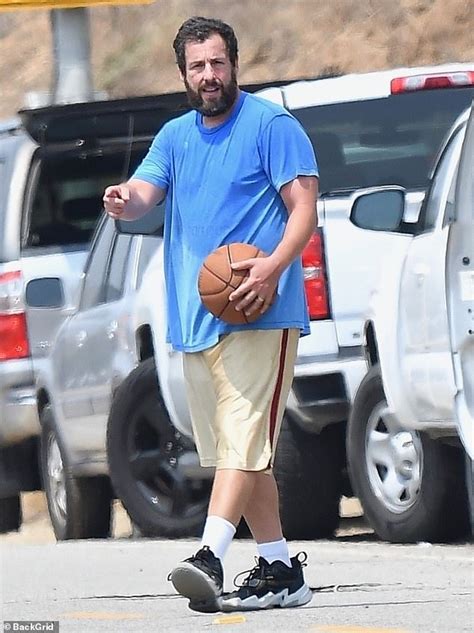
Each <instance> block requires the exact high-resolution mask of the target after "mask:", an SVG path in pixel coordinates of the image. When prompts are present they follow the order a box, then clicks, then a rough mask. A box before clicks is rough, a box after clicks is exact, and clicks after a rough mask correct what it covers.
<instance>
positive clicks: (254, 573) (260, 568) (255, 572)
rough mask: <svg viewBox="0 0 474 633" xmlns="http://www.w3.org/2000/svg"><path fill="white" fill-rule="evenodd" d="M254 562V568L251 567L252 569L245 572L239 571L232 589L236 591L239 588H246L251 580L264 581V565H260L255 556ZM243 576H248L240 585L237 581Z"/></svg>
mask: <svg viewBox="0 0 474 633" xmlns="http://www.w3.org/2000/svg"><path fill="white" fill-rule="evenodd" d="M254 558H255V562H256V563H257V564H256V565H255V567H252V569H246V570H245V571H241V572H240V573H238V574H237V576H236V577H235V578H234V587H236V588H237V589H240V588H241V587H247V586H248V585H249V584H250V581H251V580H257V579H258V580H264V578H265V567H264V565H260V563H259V561H258V558H257V557H256V556H255V557H254ZM245 574H248V576H247V577H246V578H244V580H243V581H242V584H239V583H238V582H237V580H238V579H239V578H240V577H241V576H244V575H245Z"/></svg>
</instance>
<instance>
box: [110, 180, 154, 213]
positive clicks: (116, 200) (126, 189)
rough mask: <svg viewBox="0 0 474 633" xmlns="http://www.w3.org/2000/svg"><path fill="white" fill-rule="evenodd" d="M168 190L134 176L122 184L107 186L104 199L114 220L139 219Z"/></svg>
mask: <svg viewBox="0 0 474 633" xmlns="http://www.w3.org/2000/svg"><path fill="white" fill-rule="evenodd" d="M165 195H166V191H165V190H164V189H162V188H161V187H158V186H156V185H151V184H150V183H148V182H146V181H144V180H139V179H137V178H132V179H130V180H129V181H128V182H126V183H123V184H120V185H111V186H110V187H107V189H106V190H105V193H104V197H103V201H104V208H105V210H106V212H107V213H108V214H109V215H110V216H111V217H112V218H114V220H138V218H141V217H142V216H143V215H145V214H146V213H148V211H150V209H152V208H153V207H154V206H155V205H157V204H158V203H159V202H161V201H162V200H163V198H164V197H165Z"/></svg>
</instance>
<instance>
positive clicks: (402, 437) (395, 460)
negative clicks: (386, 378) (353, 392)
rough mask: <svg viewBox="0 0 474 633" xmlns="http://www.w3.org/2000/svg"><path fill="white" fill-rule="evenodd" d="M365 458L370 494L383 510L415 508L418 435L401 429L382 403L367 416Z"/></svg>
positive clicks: (418, 481)
mask: <svg viewBox="0 0 474 633" xmlns="http://www.w3.org/2000/svg"><path fill="white" fill-rule="evenodd" d="M365 459H366V466H367V473H368V477H369V483H370V486H371V488H372V491H373V492H374V494H375V496H376V497H377V499H378V500H379V501H380V502H381V503H382V504H383V505H384V506H385V508H387V509H388V510H389V511H390V512H393V513H394V514H402V513H403V512H406V511H407V510H409V509H410V508H412V507H413V506H414V505H415V503H416V502H417V500H418V496H419V492H420V488H421V480H422V472H423V449H422V444H421V440H420V436H419V434H418V433H417V432H416V431H407V430H406V429H403V428H402V427H401V425H400V424H399V423H398V421H397V420H396V419H395V417H394V416H393V414H391V413H390V411H389V409H388V405H387V403H386V402H380V403H379V404H378V405H377V406H376V407H375V408H374V409H373V411H372V413H371V415H370V416H369V419H368V422H367V428H366V438H365Z"/></svg>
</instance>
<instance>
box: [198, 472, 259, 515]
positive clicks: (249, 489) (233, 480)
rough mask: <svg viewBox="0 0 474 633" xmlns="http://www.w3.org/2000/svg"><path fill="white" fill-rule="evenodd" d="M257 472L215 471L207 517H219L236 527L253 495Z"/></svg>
mask: <svg viewBox="0 0 474 633" xmlns="http://www.w3.org/2000/svg"><path fill="white" fill-rule="evenodd" d="M259 474H260V473H258V472H252V471H245V470H236V469H233V468H225V469H224V468H219V469H217V470H216V475H215V477H214V484H213V486H212V494H211V499H210V502H209V510H208V516H219V517H222V518H223V519H226V520H227V521H229V522H230V523H232V524H233V525H235V526H236V527H237V525H238V524H239V521H240V519H241V517H242V515H243V514H244V511H245V509H246V508H247V506H248V505H249V502H250V499H251V498H253V497H254V495H255V489H256V487H257V483H258V479H259V478H258V475H259Z"/></svg>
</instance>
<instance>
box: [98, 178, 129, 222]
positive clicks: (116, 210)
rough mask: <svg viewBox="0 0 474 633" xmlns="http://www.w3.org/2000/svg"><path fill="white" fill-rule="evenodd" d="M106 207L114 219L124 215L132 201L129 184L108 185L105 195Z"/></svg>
mask: <svg viewBox="0 0 474 633" xmlns="http://www.w3.org/2000/svg"><path fill="white" fill-rule="evenodd" d="M102 200H103V202H104V209H105V210H106V212H107V213H108V214H109V215H110V217H112V218H113V219H114V220H119V219H120V218H122V217H123V215H124V212H125V210H126V207H127V204H128V202H130V187H128V185H111V186H110V187H107V189H106V190H105V192H104V197H103V199H102Z"/></svg>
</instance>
